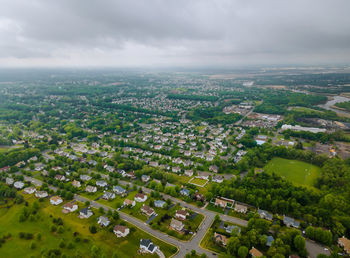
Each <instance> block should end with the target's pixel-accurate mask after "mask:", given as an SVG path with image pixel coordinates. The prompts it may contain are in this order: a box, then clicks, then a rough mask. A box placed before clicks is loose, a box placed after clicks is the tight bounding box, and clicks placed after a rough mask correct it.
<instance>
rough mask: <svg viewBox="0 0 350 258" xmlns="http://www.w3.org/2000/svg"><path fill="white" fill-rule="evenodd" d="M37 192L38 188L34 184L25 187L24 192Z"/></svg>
mask: <svg viewBox="0 0 350 258" xmlns="http://www.w3.org/2000/svg"><path fill="white" fill-rule="evenodd" d="M35 192H36V189H35V187H34V186H29V187H26V188H24V189H23V193H24V194H33V193H35Z"/></svg>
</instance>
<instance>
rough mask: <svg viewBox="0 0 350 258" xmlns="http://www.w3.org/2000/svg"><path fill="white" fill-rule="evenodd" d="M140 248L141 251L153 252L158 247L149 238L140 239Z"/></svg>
mask: <svg viewBox="0 0 350 258" xmlns="http://www.w3.org/2000/svg"><path fill="white" fill-rule="evenodd" d="M140 249H141V252H145V253H151V254H153V253H154V252H155V251H157V249H158V247H157V246H156V245H154V244H153V242H152V240H151V239H141V240H140Z"/></svg>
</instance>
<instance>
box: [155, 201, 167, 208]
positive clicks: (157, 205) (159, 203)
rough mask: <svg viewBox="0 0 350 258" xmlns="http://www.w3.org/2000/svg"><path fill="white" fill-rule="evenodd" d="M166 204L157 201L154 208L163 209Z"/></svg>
mask: <svg viewBox="0 0 350 258" xmlns="http://www.w3.org/2000/svg"><path fill="white" fill-rule="evenodd" d="M165 204H166V202H165V201H162V200H155V201H154V206H155V207H157V208H163V207H164V205H165Z"/></svg>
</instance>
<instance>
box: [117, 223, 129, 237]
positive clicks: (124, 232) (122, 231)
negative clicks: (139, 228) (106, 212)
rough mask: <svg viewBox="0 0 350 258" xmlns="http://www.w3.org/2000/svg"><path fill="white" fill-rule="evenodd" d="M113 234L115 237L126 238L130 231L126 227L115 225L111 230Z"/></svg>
mask: <svg viewBox="0 0 350 258" xmlns="http://www.w3.org/2000/svg"><path fill="white" fill-rule="evenodd" d="M113 232H114V234H115V235H116V236H117V237H126V236H127V235H128V234H129V232H130V230H129V228H128V227H126V226H122V225H116V226H115V227H114V228H113Z"/></svg>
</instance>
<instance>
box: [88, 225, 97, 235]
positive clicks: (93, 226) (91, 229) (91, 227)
mask: <svg viewBox="0 0 350 258" xmlns="http://www.w3.org/2000/svg"><path fill="white" fill-rule="evenodd" d="M89 230H90V232H91V234H96V233H97V228H96V226H95V225H91V226H90V227H89Z"/></svg>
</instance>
